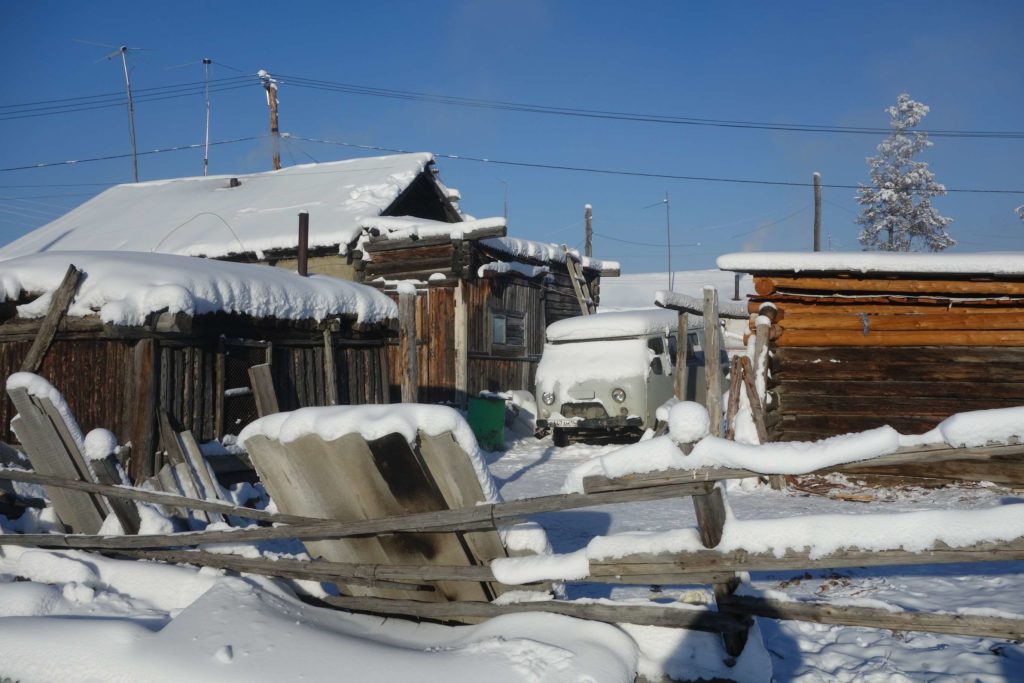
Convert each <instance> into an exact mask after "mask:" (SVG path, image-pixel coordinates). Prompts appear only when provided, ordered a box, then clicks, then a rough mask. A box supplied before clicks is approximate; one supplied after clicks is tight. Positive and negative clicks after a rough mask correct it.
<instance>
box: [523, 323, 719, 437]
mask: <svg viewBox="0 0 1024 683" xmlns="http://www.w3.org/2000/svg"><path fill="white" fill-rule="evenodd" d="M693 319H694V318H693V317H691V320H693ZM678 320H679V316H678V314H677V313H676V312H675V311H670V310H665V309H661V308H653V309H643V310H638V311H624V312H616V313H597V314H594V315H587V316H579V317H576V318H568V319H566V320H560V321H558V322H556V323H552V324H551V325H549V326H548V329H547V343H546V344H545V345H544V354H543V356H541V359H540V364H539V365H538V366H537V380H536V394H537V409H538V415H537V427H538V430H539V431H540V432H543V431H544V430H547V429H550V430H551V432H552V436H553V438H554V442H555V445H556V446H565V445H567V444H568V443H569V440H570V438H572V437H573V436H586V435H594V434H599V433H604V434H607V433H609V432H622V433H635V434H636V435H637V436H639V435H640V434H642V433H643V432H644V430H646V429H647V428H648V427H653V426H654V424H655V422H656V418H655V415H654V413H655V411H656V410H657V409H658V407H659V406H660V405H661V404H663V403H664V402H665V401H667V400H668V399H669V398H671V397H672V396H673V394H674V377H673V372H674V369H675V361H676V348H677V346H678V343H677V338H678V329H677V328H678V326H679V323H678ZM696 322H697V326H695V327H691V328H690V329H689V330H687V336H688V338H689V347H690V356H689V357H688V358H687V366H688V367H689V372H688V373H687V385H688V386H687V388H686V398H687V399H689V400H691V401H699V402H701V403H703V402H704V396H705V389H704V353H703V350H702V348H701V346H702V342H703V328H702V327H701V326H700V325H701V324H702V319H701V318H696ZM718 334H719V335H721V334H722V333H721V330H719V331H718ZM719 339H720V340H721V336H719ZM720 348H723V349H724V345H721V346H720ZM722 362H723V369H725V368H727V367H728V358H727V356H726V354H725V351H724V350H723V351H722Z"/></svg>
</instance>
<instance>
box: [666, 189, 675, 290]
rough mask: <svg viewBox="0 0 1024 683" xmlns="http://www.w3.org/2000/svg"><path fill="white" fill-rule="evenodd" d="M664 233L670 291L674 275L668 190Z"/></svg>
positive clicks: (673, 282) (673, 283)
mask: <svg viewBox="0 0 1024 683" xmlns="http://www.w3.org/2000/svg"><path fill="white" fill-rule="evenodd" d="M665 235H666V236H667V238H668V291H670V292H671V291H672V289H673V287H674V285H675V277H674V274H673V273H672V216H671V213H670V212H669V208H668V192H667V191H666V192H665Z"/></svg>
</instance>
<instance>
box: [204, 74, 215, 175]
mask: <svg viewBox="0 0 1024 683" xmlns="http://www.w3.org/2000/svg"><path fill="white" fill-rule="evenodd" d="M212 63H213V60H212V59H210V58H209V57H203V69H204V70H205V71H206V84H205V85H204V86H203V97H205V98H206V144H205V145H204V147H203V175H204V176H206V175H210V64H212Z"/></svg>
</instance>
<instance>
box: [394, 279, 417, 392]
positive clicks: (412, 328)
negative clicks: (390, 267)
mask: <svg viewBox="0 0 1024 683" xmlns="http://www.w3.org/2000/svg"><path fill="white" fill-rule="evenodd" d="M398 327H399V353H398V356H399V358H400V362H401V363H402V403H416V402H417V398H418V396H417V394H418V393H419V391H418V387H417V378H418V377H419V369H418V367H417V365H418V364H417V360H418V359H417V358H416V355H417V350H416V294H415V293H412V292H400V293H399V294H398Z"/></svg>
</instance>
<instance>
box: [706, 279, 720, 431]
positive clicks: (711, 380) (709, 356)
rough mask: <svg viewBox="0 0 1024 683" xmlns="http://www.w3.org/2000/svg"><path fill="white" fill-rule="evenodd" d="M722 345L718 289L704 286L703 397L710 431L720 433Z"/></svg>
mask: <svg viewBox="0 0 1024 683" xmlns="http://www.w3.org/2000/svg"><path fill="white" fill-rule="evenodd" d="M721 354H722V347H721V344H719V332H718V290H717V289H715V288H714V287H705V288H704V386H705V389H706V396H705V398H704V400H705V403H706V404H707V407H708V416H709V417H710V418H711V433H712V434H713V435H715V436H721V435H722V359H721Z"/></svg>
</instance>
